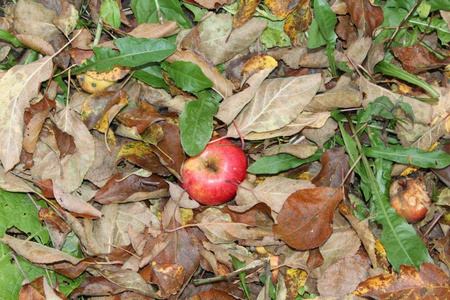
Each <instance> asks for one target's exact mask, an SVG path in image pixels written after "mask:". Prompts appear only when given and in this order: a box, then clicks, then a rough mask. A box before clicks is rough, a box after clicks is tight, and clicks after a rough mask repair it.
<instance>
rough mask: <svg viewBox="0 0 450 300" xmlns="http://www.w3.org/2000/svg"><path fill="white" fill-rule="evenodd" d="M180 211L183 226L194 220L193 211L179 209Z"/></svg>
mask: <svg viewBox="0 0 450 300" xmlns="http://www.w3.org/2000/svg"><path fill="white" fill-rule="evenodd" d="M180 211H181V221H182V222H183V225H186V224H188V223H189V222H191V221H192V220H193V219H194V211H193V210H192V209H188V208H180Z"/></svg>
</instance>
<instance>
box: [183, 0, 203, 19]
mask: <svg viewBox="0 0 450 300" xmlns="http://www.w3.org/2000/svg"><path fill="white" fill-rule="evenodd" d="M182 4H183V5H184V7H186V8H187V9H189V10H190V11H191V12H192V13H193V14H194V22H200V21H201V19H202V18H203V16H204V15H205V13H206V12H207V11H208V10H207V9H206V8H201V7H198V6H196V5H193V4H189V3H186V2H183V3H182Z"/></svg>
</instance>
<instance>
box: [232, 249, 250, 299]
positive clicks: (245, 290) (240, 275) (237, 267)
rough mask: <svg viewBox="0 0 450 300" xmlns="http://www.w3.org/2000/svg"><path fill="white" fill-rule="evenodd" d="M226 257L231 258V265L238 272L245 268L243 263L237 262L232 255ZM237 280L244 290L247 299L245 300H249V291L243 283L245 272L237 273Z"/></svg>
mask: <svg viewBox="0 0 450 300" xmlns="http://www.w3.org/2000/svg"><path fill="white" fill-rule="evenodd" d="M228 255H229V256H230V257H231V263H232V264H233V268H234V269H236V270H239V269H241V268H243V267H245V261H241V260H239V259H238V258H237V257H235V256H234V255H232V254H228ZM239 279H240V280H241V282H240V284H239V285H240V286H241V288H242V289H243V290H244V293H245V296H246V297H247V299H251V298H250V289H249V287H248V286H247V284H246V283H245V272H241V273H239Z"/></svg>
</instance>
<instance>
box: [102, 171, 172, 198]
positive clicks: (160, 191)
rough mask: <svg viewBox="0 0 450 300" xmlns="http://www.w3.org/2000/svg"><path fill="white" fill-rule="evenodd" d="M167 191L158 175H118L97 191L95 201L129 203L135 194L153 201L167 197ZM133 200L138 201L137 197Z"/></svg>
mask: <svg viewBox="0 0 450 300" xmlns="http://www.w3.org/2000/svg"><path fill="white" fill-rule="evenodd" d="M167 190H168V186H167V183H166V182H165V181H164V180H163V178H161V177H159V176H157V175H152V176H150V177H141V176H138V175H134V174H132V175H127V174H116V175H114V176H113V177H111V178H110V179H109V180H108V181H107V182H106V184H105V185H104V186H103V187H102V188H101V189H100V190H98V191H97V193H96V194H95V197H94V200H95V201H96V202H98V203H102V204H111V203H119V202H127V200H128V199H130V198H131V197H132V196H133V195H134V194H139V195H140V196H141V197H142V199H141V200H144V199H152V198H159V197H163V196H166V195H167ZM133 200H135V201H136V200H137V197H134V198H133Z"/></svg>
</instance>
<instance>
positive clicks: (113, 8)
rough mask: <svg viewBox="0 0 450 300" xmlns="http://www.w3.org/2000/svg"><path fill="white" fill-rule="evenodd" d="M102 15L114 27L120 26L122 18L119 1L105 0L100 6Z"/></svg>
mask: <svg viewBox="0 0 450 300" xmlns="http://www.w3.org/2000/svg"><path fill="white" fill-rule="evenodd" d="M100 17H102V18H103V20H105V22H106V23H108V24H109V25H111V26H112V27H114V28H119V26H120V22H121V20H120V10H119V5H118V4H117V2H116V1H114V0H104V1H103V2H102V5H101V6H100Z"/></svg>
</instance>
